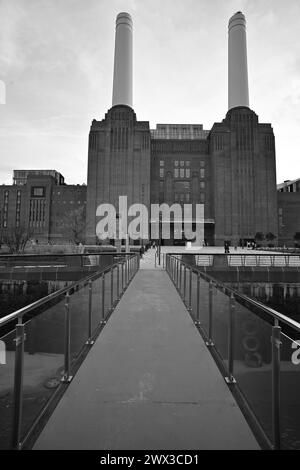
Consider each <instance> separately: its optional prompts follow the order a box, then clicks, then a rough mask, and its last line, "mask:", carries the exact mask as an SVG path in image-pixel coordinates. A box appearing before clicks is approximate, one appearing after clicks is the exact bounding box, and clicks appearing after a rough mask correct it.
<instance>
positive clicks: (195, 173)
mask: <svg viewBox="0 0 300 470" xmlns="http://www.w3.org/2000/svg"><path fill="white" fill-rule="evenodd" d="M132 40H133V23H132V19H131V16H130V15H129V14H128V13H120V14H119V15H118V16H117V20H116V36H115V57H114V77H113V94H112V95H113V96H112V107H111V108H110V109H109V110H108V111H107V113H106V114H105V116H104V119H103V120H101V121H98V120H93V121H92V125H91V128H90V134H89V144H88V145H89V148H88V175H87V185H83V186H79V185H67V184H66V183H65V181H64V177H63V176H62V175H61V174H60V173H58V172H56V171H55V170H40V171H38V170H31V171H30V170H25V171H23V170H16V171H15V172H14V182H13V185H11V186H5V185H3V186H0V200H1V201H2V206H3V207H0V210H1V219H2V220H1V229H2V233H3V232H5V231H7V230H9V229H10V227H13V226H17V227H18V226H22V225H23V226H29V228H30V230H31V233H33V238H34V239H36V240H37V241H38V242H41V243H42V242H46V243H61V242H62V241H64V242H66V240H68V237H69V232H70V230H68V227H67V224H66V222H65V221H66V215H68V214H69V216H70V217H73V215H74V214H75V216H74V219H75V218H78V214H79V215H81V216H82V217H83V219H84V220H83V225H84V237H82V243H86V244H89V245H94V244H96V243H99V237H98V236H97V226H98V224H99V211H98V208H99V206H101V205H103V204H112V205H114V207H115V208H116V215H115V220H116V221H117V219H119V218H120V212H119V211H120V208H119V198H120V196H126V197H127V206H128V207H130V206H132V205H133V204H140V205H141V204H143V205H144V206H145V207H146V208H147V210H148V212H149V214H151V210H150V208H151V207H152V205H153V204H159V205H161V204H163V203H165V204H167V205H168V206H169V207H171V206H173V205H174V204H177V205H179V206H180V207H184V206H185V205H187V204H191V205H192V207H193V211H192V214H191V219H192V220H191V223H192V224H194V225H195V223H197V214H196V213H195V211H194V207H195V206H196V205H201V207H202V208H204V214H203V217H202V226H203V225H204V234H203V242H204V243H207V244H208V245H223V243H224V242H225V241H228V242H229V243H231V244H232V245H239V244H244V243H246V242H247V241H253V240H254V239H255V236H256V234H258V233H262V234H272V236H273V240H274V243H275V244H278V243H279V244H280V243H281V244H284V243H287V244H292V243H293V236H294V233H295V232H297V231H298V232H300V221H299V217H297V214H298V213H299V212H298V209H299V208H300V198H299V196H300V186H299V190H297V191H296V190H295V192H294V193H291V194H290V193H289V194H287V192H286V191H285V189H286V188H290V187H294V186H295V185H285V186H284V188H282V185H281V186H280V185H279V186H278V188H276V162H275V140H274V133H273V129H272V126H271V124H265V123H260V122H259V118H258V116H257V115H256V114H255V112H254V111H253V110H252V109H250V107H249V91H248V64H247V41H246V20H245V17H244V15H243V14H242V13H241V12H237V13H236V14H235V15H233V16H232V18H230V20H229V27H228V111H227V113H226V114H225V112H224V119H223V120H222V122H216V123H214V124H213V126H212V128H211V129H210V130H205V129H203V126H202V125H201V124H158V125H157V126H156V129H150V126H149V122H148V121H139V120H138V116H136V114H135V111H134V105H133V99H132V96H133V89H132V88H133V86H132V75H133V67H132V63H133V57H132V49H133V48H132ZM224 91H225V90H224ZM224 111H225V110H224ZM279 187H280V189H279ZM297 187H298V186H297ZM177 207H178V206H177ZM72 214H73V215H72ZM154 222H155V223H157V220H156V221H154V220H153V219H151V217H150V218H149V219H148V223H149V225H151V224H153V223H154ZM169 222H170V224H169V225H170V236H169V239H165V240H163V243H164V244H167V245H173V244H176V243H179V242H180V240H178V238H180V237H178V233H175V232H176V230H177V229H176V224H175V223H176V216H175V215H174V213H172V211H171V212H170V220H169ZM160 223H161V222H160V221H159V224H160ZM162 224H163V222H162ZM298 225H299V227H298ZM182 232H184V231H183V230H182ZM149 233H150V234H151V231H149ZM175 235H176V236H175ZM109 238H110V237H109ZM149 238H150V235H149ZM128 241H129V243H130V244H136V243H143V242H141V241H140V240H132V239H129V240H128ZM182 242H183V243H184V242H185V240H184V233H182ZM123 243H124V242H123Z"/></svg>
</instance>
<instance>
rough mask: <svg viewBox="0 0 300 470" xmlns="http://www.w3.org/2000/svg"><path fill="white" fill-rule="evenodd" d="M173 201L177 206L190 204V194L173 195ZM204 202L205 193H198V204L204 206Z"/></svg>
mask: <svg viewBox="0 0 300 470" xmlns="http://www.w3.org/2000/svg"><path fill="white" fill-rule="evenodd" d="M174 200H175V202H176V203H178V204H187V203H190V202H191V194H190V193H181V194H180V193H175V194H174ZM204 202H205V193H200V203H201V204H204Z"/></svg>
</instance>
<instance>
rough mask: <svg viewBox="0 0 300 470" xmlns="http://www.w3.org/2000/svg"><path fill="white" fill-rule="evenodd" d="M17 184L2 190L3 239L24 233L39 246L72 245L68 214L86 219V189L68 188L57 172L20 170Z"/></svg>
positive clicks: (0, 213) (74, 186)
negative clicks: (48, 244)
mask: <svg viewBox="0 0 300 470" xmlns="http://www.w3.org/2000/svg"><path fill="white" fill-rule="evenodd" d="M21 179H22V181H20V180H21ZM13 180H14V184H13V185H11V186H9V185H2V186H0V204H1V205H0V218H1V236H2V238H5V236H8V235H10V236H13V235H14V233H17V232H18V231H24V232H27V233H28V234H29V235H30V238H32V239H33V240H36V241H38V242H39V243H63V242H69V241H71V240H72V224H71V223H68V214H71V215H72V214H78V213H82V216H83V217H84V218H85V207H86V186H80V185H66V184H65V183H64V178H63V176H62V175H60V174H59V173H58V172H56V171H55V170H45V171H44V170H32V171H30V170H17V171H15V172H14V178H13Z"/></svg>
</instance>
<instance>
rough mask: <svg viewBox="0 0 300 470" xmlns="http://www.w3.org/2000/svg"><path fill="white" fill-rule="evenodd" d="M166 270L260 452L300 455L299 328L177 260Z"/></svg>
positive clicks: (169, 262) (172, 257) (172, 258)
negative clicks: (297, 452)
mask: <svg viewBox="0 0 300 470" xmlns="http://www.w3.org/2000/svg"><path fill="white" fill-rule="evenodd" d="M190 256H193V255H190ZM185 260H186V258H185ZM166 270H167V272H168V274H169V276H170V278H171V279H172V281H173V283H174V285H175V287H176V289H177V290H178V292H179V294H180V295H181V297H182V299H183V301H184V303H185V305H186V307H187V309H188V311H189V312H190V314H191V316H192V318H193V321H194V323H195V325H196V326H197V328H198V329H199V331H200V333H201V334H202V336H203V337H204V339H205V341H206V344H207V347H209V348H210V350H211V352H212V354H213V356H214V357H215V359H216V361H217V362H218V364H219V367H220V369H221V370H222V372H223V375H224V378H225V380H226V382H227V383H228V385H229V386H230V387H231V389H232V390H233V392H234V393H235V394H236V396H238V402H239V403H240V404H241V406H242V408H243V409H244V410H246V411H247V416H248V417H249V420H250V421H249V422H250V423H251V425H252V428H253V429H254V430H255V432H256V435H257V436H259V439H260V442H261V444H262V446H264V447H268V448H273V449H280V448H284V449H299V448H300V398H299V397H300V340H299V338H300V324H299V323H297V322H296V321H294V320H291V319H290V318H288V317H286V316H285V315H282V314H281V313H279V312H277V311H275V310H273V309H271V308H269V307H267V306H265V305H263V304H262V303H260V302H258V301H255V300H253V299H250V298H249V297H247V296H245V295H242V294H240V293H238V292H237V291H235V290H233V289H231V288H229V287H227V286H226V285H225V284H224V283H222V282H220V281H218V280H216V279H214V278H212V277H211V276H209V275H207V274H206V273H205V272H203V271H201V270H200V269H198V268H197V267H196V266H195V265H192V263H188V262H184V261H183V260H182V259H181V256H178V255H172V254H169V255H167V257H166Z"/></svg>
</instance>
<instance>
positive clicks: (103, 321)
mask: <svg viewBox="0 0 300 470" xmlns="http://www.w3.org/2000/svg"><path fill="white" fill-rule="evenodd" d="M101 284H102V296H101V300H102V320H101V324H102V325H105V324H106V320H105V274H104V273H103V274H102V282H101Z"/></svg>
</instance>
